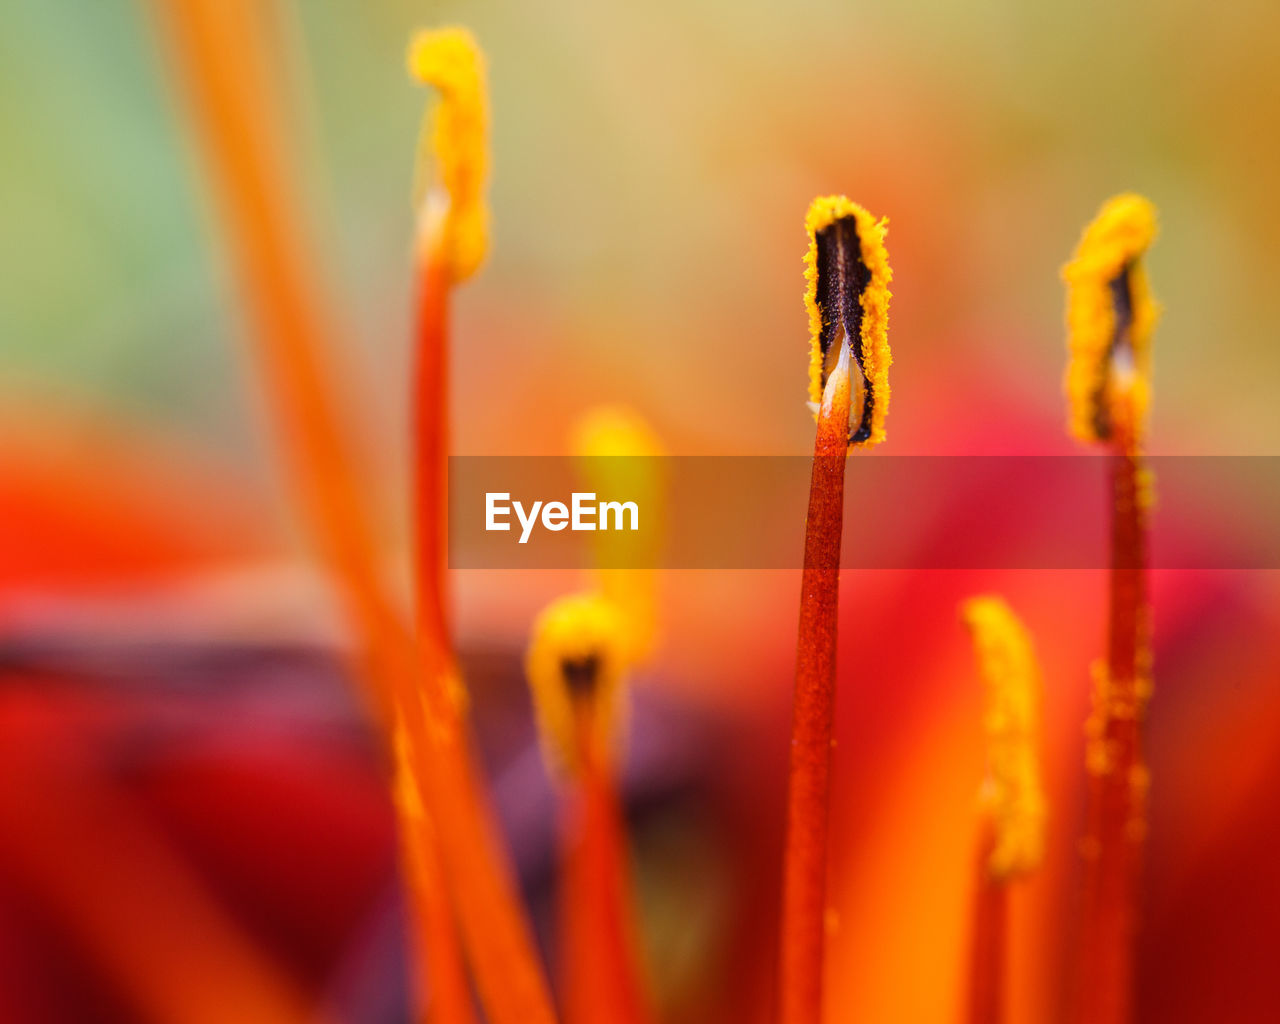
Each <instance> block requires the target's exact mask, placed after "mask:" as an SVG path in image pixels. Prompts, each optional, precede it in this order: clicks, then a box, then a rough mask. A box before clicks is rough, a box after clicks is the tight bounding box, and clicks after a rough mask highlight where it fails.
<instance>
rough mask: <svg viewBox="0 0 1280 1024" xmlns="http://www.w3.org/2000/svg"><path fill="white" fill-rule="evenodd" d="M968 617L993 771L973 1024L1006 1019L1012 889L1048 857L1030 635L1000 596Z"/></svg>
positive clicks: (984, 822) (983, 849)
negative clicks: (981, 685) (1045, 843)
mask: <svg viewBox="0 0 1280 1024" xmlns="http://www.w3.org/2000/svg"><path fill="white" fill-rule="evenodd" d="M960 612H961V617H962V619H963V620H964V622H965V625H967V626H968V627H969V630H970V632H971V634H972V637H973V648H974V654H975V656H976V660H977V664H978V672H979V675H980V676H981V677H982V682H983V686H984V689H985V691H986V701H985V709H984V711H983V731H984V732H985V734H986V748H987V750H986V771H985V775H984V778H983V782H982V787H981V789H980V791H979V800H978V810H979V815H980V832H979V840H978V845H977V861H976V863H975V875H974V899H973V911H972V913H973V925H972V936H971V940H970V953H969V992H968V1018H967V1019H968V1021H969V1024H1000V1022H1001V1021H1003V1020H1004V1015H1005V985H1006V980H1005V979H1006V971H1007V952H1006V945H1007V943H1006V936H1007V933H1008V924H1009V923H1008V903H1009V896H1008V890H1009V885H1010V883H1011V882H1012V881H1013V880H1015V879H1017V878H1018V877H1020V876H1023V875H1026V874H1027V873H1028V872H1030V871H1032V870H1034V869H1035V868H1036V867H1037V866H1038V865H1039V863H1040V861H1041V859H1042V858H1043V856H1044V822H1045V799H1044V792H1043V790H1042V788H1041V785H1040V766H1039V753H1038V749H1037V748H1038V742H1037V739H1038V737H1037V733H1038V731H1039V716H1040V691H1041V682H1040V669H1039V665H1038V664H1037V662H1036V657H1035V651H1034V649H1033V647H1032V644H1031V637H1030V634H1029V633H1028V632H1027V630H1026V627H1025V626H1023V624H1022V622H1021V621H1020V620H1019V619H1018V617H1017V616H1016V615H1015V614H1014V612H1013V609H1012V608H1010V607H1009V605H1008V604H1007V603H1006V602H1005V601H1003V600H1002V599H1001V598H998V597H975V598H970V599H969V600H968V601H965V602H964V603H963V604H962V605H961V609H960Z"/></svg>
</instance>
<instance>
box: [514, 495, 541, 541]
mask: <svg viewBox="0 0 1280 1024" xmlns="http://www.w3.org/2000/svg"><path fill="white" fill-rule="evenodd" d="M515 506H516V518H517V519H519V520H520V527H521V532H520V543H521V544H528V543H529V533H530V531H531V530H532V529H533V524H534V523H536V522H537V521H538V509H540V508H541V507H542V502H540V501H535V502H534V503H533V508H531V509H530V510H529V518H527V519H526V518H525V515H524V505H523V504H521V503H520V502H518V501H517V502H515Z"/></svg>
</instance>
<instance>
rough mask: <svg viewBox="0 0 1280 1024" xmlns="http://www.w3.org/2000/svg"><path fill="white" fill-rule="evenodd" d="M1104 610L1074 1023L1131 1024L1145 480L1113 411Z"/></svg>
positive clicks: (1141, 823) (1140, 798)
mask: <svg viewBox="0 0 1280 1024" xmlns="http://www.w3.org/2000/svg"><path fill="white" fill-rule="evenodd" d="M1113 411H1114V412H1113V414H1114V438H1113V453H1112V456H1111V463H1112V465H1111V571H1110V612H1109V622H1108V643H1107V659H1106V668H1105V675H1104V676H1102V677H1101V678H1099V679H1098V680H1097V690H1096V693H1095V697H1094V701H1095V706H1094V710H1093V716H1092V718H1091V720H1090V723H1089V754H1088V766H1089V772H1090V804H1089V814H1088V823H1087V830H1086V834H1085V840H1084V856H1085V886H1084V908H1083V909H1084V916H1083V920H1082V926H1081V934H1080V947H1079V990H1078V992H1077V996H1076V998H1077V1017H1078V1019H1079V1020H1080V1021H1081V1022H1083V1024H1128V1022H1130V1021H1132V1020H1133V1016H1134V1001H1133V982H1134V977H1133V974H1134V951H1135V949H1134V947H1135V943H1136V941H1137V935H1138V924H1139V902H1140V891H1141V880H1142V852H1143V845H1144V841H1145V838H1146V830H1147V827H1146V794H1147V787H1148V781H1149V780H1148V772H1147V767H1146V762H1145V760H1144V755H1143V749H1142V720H1143V715H1144V710H1145V706H1146V702H1147V698H1148V696H1149V690H1150V664H1149V663H1150V657H1151V655H1150V651H1151V635H1150V634H1151V625H1150V606H1149V603H1148V596H1147V551H1146V545H1147V541H1146V513H1147V504H1148V501H1147V495H1146V487H1147V481H1146V477H1145V473H1146V470H1145V469H1144V468H1143V465H1142V459H1141V455H1140V452H1139V445H1138V427H1137V423H1136V422H1135V411H1134V409H1133V406H1132V404H1131V403H1130V402H1128V401H1125V400H1124V398H1123V396H1122V397H1121V398H1120V400H1118V401H1116V402H1114V403H1113Z"/></svg>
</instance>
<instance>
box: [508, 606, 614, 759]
mask: <svg viewBox="0 0 1280 1024" xmlns="http://www.w3.org/2000/svg"><path fill="white" fill-rule="evenodd" d="M524 665H525V675H526V677H527V678H528V681H529V689H530V691H531V692H532V695H533V709H534V716H535V718H536V719H537V723H538V734H539V740H540V741H541V743H542V751H543V756H544V757H545V759H546V761H547V766H548V768H549V769H550V770H551V772H552V773H553V774H554V775H559V776H561V777H566V776H567V777H573V776H575V775H576V774H577V773H578V772H579V771H580V769H581V767H582V757H583V754H584V753H585V752H586V750H590V751H591V753H592V754H593V756H599V757H603V758H609V757H612V756H614V755H616V753H617V750H616V748H617V746H618V741H619V739H620V733H621V731H622V722H623V719H624V718H625V713H626V687H625V678H626V666H627V631H626V628H625V625H624V620H623V616H622V613H621V612H620V611H619V609H618V608H617V606H616V605H615V604H614V603H613V602H612V601H610V600H609V599H608V598H606V597H604V596H602V595H600V594H571V595H569V596H567V597H561V598H557V599H556V600H555V601H553V602H552V603H551V604H549V605H548V606H547V607H546V608H545V609H544V610H543V611H542V614H540V615H539V616H538V618H537V621H535V622H534V625H533V634H532V638H531V640H530V643H529V649H528V651H527V652H526V654H525V662H524Z"/></svg>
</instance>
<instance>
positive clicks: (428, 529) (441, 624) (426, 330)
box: [413, 252, 452, 637]
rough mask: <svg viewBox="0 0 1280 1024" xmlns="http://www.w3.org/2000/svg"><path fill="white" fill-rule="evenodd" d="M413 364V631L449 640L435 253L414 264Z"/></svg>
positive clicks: (439, 290) (445, 413)
mask: <svg viewBox="0 0 1280 1024" xmlns="http://www.w3.org/2000/svg"><path fill="white" fill-rule="evenodd" d="M417 277H418V298H417V327H416V330H417V345H416V348H415V358H416V360H417V363H416V366H415V372H414V402H413V418H414V419H413V443H414V456H415V457H414V473H415V491H414V517H413V523H414V537H415V552H416V558H417V565H416V571H415V574H414V580H415V588H414V589H415V596H416V601H417V628H418V630H419V632H420V634H422V635H424V636H432V635H434V636H439V637H447V636H449V614H448V610H447V606H448V600H447V595H446V589H445V571H446V567H447V565H448V555H447V547H446V528H447V523H448V508H449V504H448V473H447V466H448V457H449V344H448V337H449V306H450V301H449V300H450V296H451V293H452V286H451V281H450V278H449V274H448V271H447V269H446V268H445V266H444V264H443V262H442V261H441V260H440V259H439V258H438V254H433V253H431V252H425V253H423V254H421V255H420V256H419V259H418V274H417Z"/></svg>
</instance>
